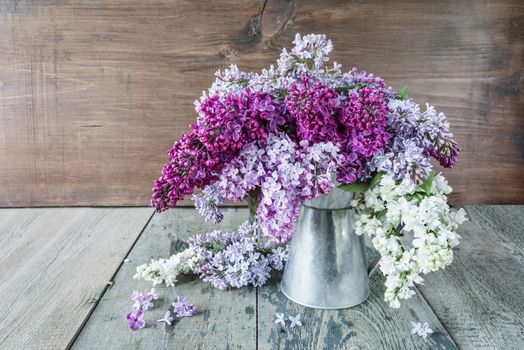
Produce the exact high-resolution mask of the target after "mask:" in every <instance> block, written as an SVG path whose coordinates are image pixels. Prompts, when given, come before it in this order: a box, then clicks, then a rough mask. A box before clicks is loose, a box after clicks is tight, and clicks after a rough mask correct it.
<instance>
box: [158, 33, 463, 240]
mask: <svg viewBox="0 0 524 350" xmlns="http://www.w3.org/2000/svg"><path fill="white" fill-rule="evenodd" d="M293 43H294V47H293V48H292V49H291V50H289V51H288V50H286V49H284V50H283V51H282V53H281V55H280V58H279V59H278V61H277V66H276V67H275V66H270V67H269V68H268V69H264V70H262V72H261V73H252V72H242V71H240V70H239V69H238V67H236V66H234V65H232V66H231V67H230V68H229V69H226V70H224V71H218V72H217V73H216V81H215V82H214V83H213V85H212V86H211V88H210V89H209V90H208V92H207V93H206V92H204V94H203V96H202V97H201V98H200V99H199V100H198V101H196V102H195V108H196V111H197V113H198V118H197V124H196V125H192V126H191V128H190V131H189V132H187V133H186V134H184V135H182V137H181V139H180V140H179V141H177V142H176V143H175V144H174V146H173V148H172V149H171V150H170V151H169V152H168V154H169V162H168V163H167V164H166V165H165V166H164V169H163V172H162V176H161V177H160V178H159V179H158V180H157V181H156V182H155V184H154V187H153V196H152V205H153V206H155V207H156V208H157V210H158V211H163V210H166V209H168V208H170V207H173V206H175V204H176V203H177V201H178V200H180V199H182V198H184V197H185V196H186V195H190V194H193V193H194V191H195V190H196V189H202V190H203V193H202V194H196V195H195V196H194V199H195V205H196V207H197V208H198V210H199V211H200V213H201V214H203V215H204V217H206V219H209V220H213V221H215V222H217V221H220V220H221V218H222V216H221V212H220V210H219V209H218V208H217V207H218V205H220V203H221V201H222V200H223V199H230V200H233V201H242V200H246V199H247V198H253V197H254V198H255V202H256V204H257V205H258V209H257V211H256V214H257V220H258V222H259V223H260V226H261V230H262V233H264V234H265V235H269V236H270V237H272V238H274V239H275V240H276V241H278V242H284V241H286V240H287V239H288V238H289V237H290V235H291V234H292V232H293V230H294V225H295V221H296V218H297V215H298V211H299V208H300V205H301V203H302V201H304V200H305V199H311V198H315V197H318V196H321V195H323V194H325V193H327V192H329V191H330V190H331V189H332V188H333V184H332V182H331V174H330V173H331V172H333V173H336V179H337V181H338V182H340V183H343V184H351V183H354V182H366V181H369V180H370V179H371V177H372V176H373V175H374V174H376V173H377V172H386V173H388V174H389V175H391V176H392V177H394V178H395V179H403V178H411V179H412V180H415V181H421V180H423V179H425V178H426V177H427V176H428V173H429V170H430V169H431V163H430V162H429V157H430V156H432V157H434V158H436V159H437V160H438V161H439V162H440V164H441V165H443V166H445V167H452V166H454V165H455V162H456V157H457V155H458V152H459V148H458V145H457V143H456V142H455V141H453V139H452V134H451V133H450V132H449V124H448V122H447V121H446V118H445V116H444V114H442V113H437V112H436V111H435V109H434V108H433V107H429V106H428V108H427V110H426V111H425V112H421V111H420V108H419V106H418V105H417V104H415V103H414V102H413V101H411V100H410V99H407V97H406V96H402V95H401V94H397V93H396V92H395V91H394V90H393V89H392V88H391V87H388V86H386V84H385V83H384V81H383V80H382V79H381V78H380V77H377V76H374V75H373V74H367V73H366V72H363V71H358V70H357V69H355V68H353V69H352V70H350V71H349V72H345V73H343V72H342V70H341V66H340V65H339V64H337V63H336V62H335V63H334V64H333V66H332V68H328V67H327V66H325V63H326V62H327V61H328V60H329V53H330V52H331V51H332V49H333V45H332V43H331V41H330V40H328V39H327V38H326V37H325V36H324V35H306V36H304V37H302V36H300V35H298V34H297V36H296V38H295V40H294V42H293ZM319 155H321V156H320V158H319Z"/></svg>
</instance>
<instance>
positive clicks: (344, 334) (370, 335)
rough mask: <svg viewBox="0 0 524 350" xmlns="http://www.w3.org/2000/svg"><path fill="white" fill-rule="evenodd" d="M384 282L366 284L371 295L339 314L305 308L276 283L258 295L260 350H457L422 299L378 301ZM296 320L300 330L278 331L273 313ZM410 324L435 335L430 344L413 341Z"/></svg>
mask: <svg viewBox="0 0 524 350" xmlns="http://www.w3.org/2000/svg"><path fill="white" fill-rule="evenodd" d="M384 281H385V280H384V276H383V275H382V274H381V273H380V272H378V273H375V274H374V275H373V276H372V277H371V279H370V289H371V295H370V296H369V298H368V299H367V300H366V301H365V302H364V303H363V304H361V305H358V306H355V307H352V308H350V309H344V310H317V309H311V308H306V307H303V306H301V305H298V304H296V303H294V302H292V301H290V300H289V299H287V298H286V297H285V296H284V295H283V294H282V293H281V292H280V289H279V286H278V283H277V282H276V281H275V280H273V281H272V283H271V284H269V285H267V286H265V287H263V288H261V289H259V290H258V293H259V296H258V309H257V316H258V329H259V334H258V340H259V343H258V345H259V346H258V348H259V349H268V350H269V349H286V350H288V349H297V350H301V349H332V350H337V349H341V350H342V349H457V347H456V345H455V343H454V342H453V340H452V339H451V337H450V336H449V334H448V333H447V331H446V330H445V329H444V327H443V326H442V325H441V323H440V322H439V320H438V318H437V317H436V316H435V314H434V313H433V312H432V310H431V309H430V308H429V306H428V305H427V303H426V302H425V300H424V298H423V297H422V296H421V294H420V293H419V292H418V291H417V294H416V295H415V296H414V297H413V298H412V299H409V300H408V301H404V302H403V304H402V307H401V308H400V309H397V310H394V309H391V308H390V307H389V306H388V304H387V303H386V302H384V300H383V295H384V290H385V287H384ZM276 312H279V313H282V312H283V313H285V314H286V315H292V316H295V315H296V314H298V313H300V317H301V320H302V324H303V326H302V327H300V328H294V329H292V328H290V327H289V323H287V327H286V328H285V329H282V328H281V327H280V326H277V325H275V323H274V320H275V313H276ZM411 321H422V322H428V324H429V325H430V327H431V328H432V329H433V331H434V332H435V333H434V334H433V335H432V337H431V338H429V340H427V341H424V340H423V339H422V338H420V337H415V336H412V335H411V333H410V331H411Z"/></svg>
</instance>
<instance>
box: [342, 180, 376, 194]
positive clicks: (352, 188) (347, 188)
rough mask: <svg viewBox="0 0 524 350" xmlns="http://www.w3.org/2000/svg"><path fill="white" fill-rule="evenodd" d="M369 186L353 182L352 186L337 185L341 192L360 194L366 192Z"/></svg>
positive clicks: (365, 183) (369, 184)
mask: <svg viewBox="0 0 524 350" xmlns="http://www.w3.org/2000/svg"><path fill="white" fill-rule="evenodd" d="M370 186H371V183H369V182H353V183H352V184H341V185H338V188H340V189H341V190H343V191H347V192H356V193H362V192H366V191H367V190H368V189H369V187H370Z"/></svg>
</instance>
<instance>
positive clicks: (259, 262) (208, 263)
mask: <svg viewBox="0 0 524 350" xmlns="http://www.w3.org/2000/svg"><path fill="white" fill-rule="evenodd" d="M256 230H257V224H250V223H247V222H246V223H244V224H243V225H242V226H240V228H239V229H238V230H237V231H235V232H220V231H213V232H210V233H207V234H202V235H196V236H195V237H193V238H192V239H190V240H189V245H190V248H191V249H194V250H195V251H196V252H197V253H198V254H200V255H201V257H202V260H203V262H202V265H201V266H200V267H199V268H198V269H197V271H196V273H197V274H199V275H200V278H202V280H203V281H205V282H209V283H211V284H212V285H213V286H214V287H215V288H218V289H226V288H228V287H234V288H239V287H243V286H247V285H252V286H255V287H259V286H262V285H263V284H264V283H266V281H267V280H268V278H269V276H270V274H271V271H272V270H281V269H282V268H283V264H284V261H285V260H286V259H287V250H286V248H285V247H280V246H275V245H274V244H273V243H271V242H269V241H267V240H266V239H264V238H259V237H258V235H257V233H256Z"/></svg>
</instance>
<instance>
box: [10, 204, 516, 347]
mask: <svg viewBox="0 0 524 350" xmlns="http://www.w3.org/2000/svg"><path fill="white" fill-rule="evenodd" d="M465 209H466V211H467V213H468V215H469V217H470V219H471V221H470V222H468V223H467V224H465V225H464V226H463V227H462V228H461V230H460V231H461V234H462V237H463V240H462V244H461V245H460V247H459V248H458V249H457V251H456V255H455V262H454V264H453V265H452V266H450V267H449V268H448V269H446V270H445V271H443V272H441V273H436V274H433V275H430V276H427V278H426V282H425V284H424V285H422V286H419V287H418V290H417V295H416V296H415V297H413V298H412V299H411V300H409V301H407V302H404V303H403V305H402V307H401V308H400V309H399V310H392V309H390V308H388V306H387V305H386V303H385V302H384V301H383V299H382V295H383V292H384V287H383V282H384V278H383V276H382V275H381V274H380V273H377V274H375V275H374V276H373V278H372V279H371V282H370V283H371V289H372V295H371V296H370V297H369V299H368V300H367V301H366V302H365V303H364V304H362V305H359V306H357V307H354V308H351V309H348V310H339V311H322V310H313V309H308V308H304V307H301V306H299V305H297V304H294V303H292V302H290V301H288V300H287V299H286V298H285V297H284V296H283V295H282V294H281V293H280V292H279V290H278V284H277V282H278V281H277V280H276V279H274V280H273V281H272V282H271V283H269V284H268V285H266V286H264V287H262V288H243V289H239V290H230V291H218V290H215V289H213V288H211V287H210V286H208V285H207V284H204V283H202V282H200V281H198V280H194V279H193V280H186V281H184V282H182V283H179V284H178V285H177V287H176V290H173V289H171V288H157V290H159V292H160V295H161V297H162V300H160V301H159V302H157V307H155V309H153V310H151V311H148V312H147V313H146V321H147V322H148V326H147V328H145V329H142V330H139V331H135V332H131V331H130V330H129V329H128V328H127V323H126V320H125V318H124V315H125V314H126V313H127V312H128V311H130V310H131V301H130V294H131V292H132V291H133V290H149V289H150V287H151V286H150V285H149V284H148V283H146V282H144V281H139V280H133V279H132V276H133V274H134V272H135V268H136V266H137V265H139V264H142V263H144V262H147V261H148V260H149V259H150V258H156V257H160V256H168V255H169V254H170V241H171V238H170V237H169V236H168V235H172V236H173V237H175V238H179V239H186V238H187V237H189V236H190V235H193V234H195V233H201V232H204V231H207V230H211V229H212V228H213V227H214V225H212V224H209V223H204V222H203V221H202V219H201V218H200V216H199V215H198V214H197V213H196V211H195V210H193V209H175V210H171V211H169V212H166V213H163V214H153V211H152V209H149V208H55V209H2V210H0V315H1V317H0V349H61V348H66V347H72V348H74V349H361V348H362V349H425V348H430V349H435V348H437V349H454V348H457V347H458V348H462V349H523V348H524V321H523V314H524V232H523V231H524V229H523V227H524V206H469V207H466V208H465ZM246 217H247V213H246V210H245V209H228V210H227V212H226V215H225V220H224V222H223V223H222V224H221V225H220V226H221V228H222V229H233V228H235V227H236V226H238V225H239V224H240V223H241V222H242V221H244V219H245V218H246ZM124 259H125V260H124ZM176 294H184V295H186V296H187V298H188V299H189V300H190V301H191V302H193V303H194V304H196V305H197V306H198V307H199V308H200V309H201V310H202V311H201V313H200V314H198V315H197V316H195V317H192V318H185V319H182V320H180V321H177V322H176V323H175V324H174V325H173V326H171V327H169V326H165V325H164V324H162V323H158V322H156V320H157V319H159V318H162V317H163V316H164V313H165V310H166V309H167V307H168V305H169V304H170V302H171V301H172V300H173V299H174V296H175V295H176ZM275 312H285V313H288V314H297V313H300V314H301V316H302V320H303V326H302V327H301V328H295V329H289V328H286V329H285V330H282V329H281V328H280V327H278V326H276V325H275V324H274V314H275ZM412 320H420V321H427V322H428V323H429V324H430V326H431V328H433V330H434V331H435V333H434V334H433V336H432V337H431V338H430V339H429V340H428V341H424V340H423V339H421V338H418V337H413V336H412V335H411V334H410V328H411V325H410V321H412Z"/></svg>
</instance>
